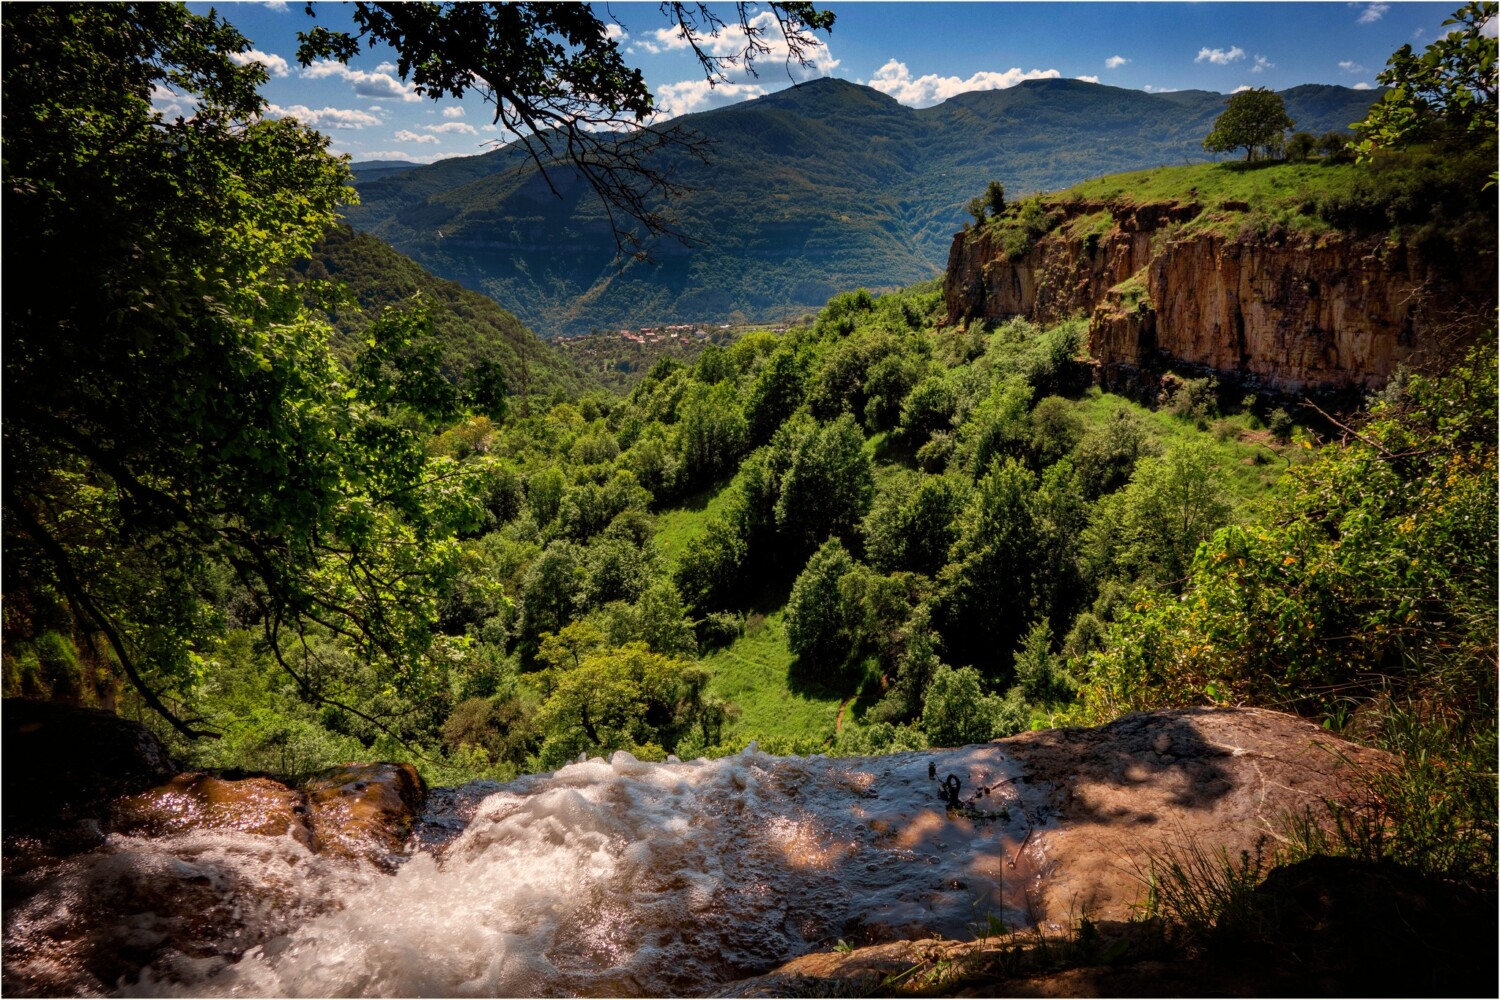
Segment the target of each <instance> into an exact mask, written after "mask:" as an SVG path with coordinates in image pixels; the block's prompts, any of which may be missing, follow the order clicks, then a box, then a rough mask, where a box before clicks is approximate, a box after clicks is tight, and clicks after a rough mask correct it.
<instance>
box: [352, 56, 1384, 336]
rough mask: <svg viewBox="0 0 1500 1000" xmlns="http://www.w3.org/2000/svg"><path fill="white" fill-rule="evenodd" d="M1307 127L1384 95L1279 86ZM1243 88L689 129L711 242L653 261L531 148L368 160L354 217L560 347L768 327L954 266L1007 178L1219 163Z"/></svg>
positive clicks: (847, 106)
mask: <svg viewBox="0 0 1500 1000" xmlns="http://www.w3.org/2000/svg"><path fill="white" fill-rule="evenodd" d="M1281 93H1282V97H1283V99H1284V100H1285V102H1286V106H1287V111H1288V113H1289V114H1290V115H1291V117H1292V118H1293V119H1294V120H1295V121H1296V122H1297V127H1298V129H1299V130H1305V131H1310V132H1314V133H1318V134H1321V133H1323V132H1327V131H1331V130H1335V129H1345V128H1347V127H1348V125H1349V124H1350V123H1351V122H1354V121H1357V120H1359V119H1361V118H1363V117H1364V114H1365V112H1366V110H1367V109H1368V107H1369V106H1370V104H1371V103H1373V102H1374V101H1375V100H1377V99H1378V98H1379V96H1380V92H1379V91H1356V90H1351V89H1349V88H1346V87H1335V86H1322V85H1307V86H1302V87H1294V88H1292V89H1290V90H1286V91H1282V92H1281ZM1225 100H1226V95H1223V94H1215V93H1211V92H1209V91H1183V92H1178V93H1171V94H1146V93H1143V92H1141V91H1137V90H1125V89H1121V88H1116V87H1106V86H1101V85H1098V84H1090V83H1084V82H1081V81H1077V80H1033V81H1028V82H1025V83H1022V84H1019V85H1017V86H1015V87H1011V88H1009V89H1006V90H990V91H977V92H973V93H968V94H961V95H959V96H957V97H954V98H952V99H950V100H948V101H946V102H944V103H942V104H939V105H936V106H934V107H930V108H920V109H913V108H908V107H906V106H904V105H902V104H900V103H898V102H897V101H896V100H894V99H893V98H891V97H889V96H887V95H885V94H883V93H881V92H879V91H876V90H873V89H871V88H869V87H863V86H859V85H857V84H852V83H848V82H846V81H842V80H835V79H822V80H816V81H813V82H811V83H806V84H803V85H801V86H799V87H794V88H790V89H787V90H783V91H780V92H778V93H775V94H770V95H767V96H765V97H761V98H758V99H756V100H753V101H746V102H744V103H741V104H735V105H731V106H729V107H725V108H719V109H716V110H713V111H707V112H702V113H699V114H695V115H688V116H684V117H683V118H682V119H680V121H681V122H682V124H684V125H686V126H688V127H690V128H692V129H693V130H694V131H695V132H697V133H698V134H700V135H702V136H704V137H705V138H707V139H709V140H710V141H711V142H712V143H713V150H712V162H711V163H710V164H709V165H707V166H704V165H702V164H698V163H696V162H693V161H691V160H689V159H688V158H685V157H684V158H678V159H675V160H668V159H662V160H659V161H658V162H657V163H656V164H655V165H656V166H657V167H658V168H660V169H663V170H668V171H670V172H671V173H672V174H673V176H674V178H675V179H676V180H678V181H680V182H681V183H684V184H686V185H687V186H688V187H689V188H691V189H692V192H691V193H690V194H688V195H687V196H686V197H684V198H683V199H682V200H681V201H679V202H678V203H677V204H676V205H675V206H673V210H672V211H673V214H674V215H675V217H676V218H677V220H678V223H679V226H680V228H681V229H682V231H683V232H685V233H687V234H688V235H690V236H691V237H693V238H694V239H695V240H698V241H700V243H701V245H698V246H693V247H684V246H681V245H679V244H676V243H671V242H664V243H662V244H659V245H658V246H657V247H656V249H655V251H654V253H655V257H656V263H655V264H646V265H643V264H637V263H629V264H627V265H626V266H625V267H623V268H621V267H620V266H619V264H618V263H617V262H616V261H615V260H614V256H613V255H614V242H613V240H612V239H611V237H610V231H609V226H608V222H607V219H606V218H605V215H604V212H603V209H602V207H601V206H600V205H599V204H598V203H597V201H596V200H595V199H594V197H593V196H592V194H591V193H589V192H588V191H587V190H586V189H585V188H584V187H583V186H582V185H581V183H579V182H578V181H577V180H576V179H575V178H573V177H572V176H571V175H570V174H569V173H568V172H567V171H563V170H558V171H555V172H554V175H553V180H554V182H555V183H556V184H557V185H558V187H559V188H560V189H561V190H562V192H563V195H564V197H563V198H561V199H558V198H556V197H554V196H553V195H552V193H551V192H550V191H549V190H548V188H547V186H546V185H545V184H544V183H543V182H542V181H541V178H540V177H539V176H538V175H537V173H536V170H535V168H534V167H532V166H531V165H530V159H529V157H528V156H527V155H526V154H525V152H524V150H519V149H515V148H509V147H507V148H501V149H498V150H495V151H493V152H489V153H485V154H481V155H479V156H472V157H461V158H456V159H450V160H443V161H440V162H438V163H434V164H431V165H429V166H423V167H416V168H411V169H407V170H399V169H398V170H395V171H392V170H391V169H389V167H388V166H386V167H384V168H382V165H380V164H356V179H355V183H356V187H357V188H358V190H359V193H360V199H361V204H360V205H358V206H353V207H351V208H350V209H349V210H348V211H347V217H348V220H349V221H350V222H351V223H352V224H353V225H354V226H355V227H356V228H358V229H361V230H366V231H369V232H371V233H374V234H375V235H377V236H379V237H381V238H382V239H384V240H386V241H387V242H389V243H391V244H392V245H394V246H395V247H396V248H397V249H399V250H400V251H401V252H402V253H404V254H407V255H408V256H410V257H412V258H414V259H416V260H417V261H419V262H421V263H422V264H423V265H424V266H425V267H427V268H428V269H430V270H431V271H433V272H434V273H437V274H439V275H442V276H443V277H446V278H450V279H452V280H455V281H458V282H460V283H462V284H464V285H465V286H467V287H469V288H474V289H478V290H481V291H484V292H485V293H487V294H488V295H490V296H491V297H493V298H494V299H495V300H496V301H498V302H500V303H502V304H504V305H505V307H506V308H507V309H510V310H512V311H514V312H515V313H516V314H517V315H518V316H519V317H521V319H522V320H523V321H525V322H526V324H527V325H528V326H531V327H532V328H533V329H535V330H537V331H538V332H539V333H541V334H542V335H543V336H554V335H558V334H566V333H571V332H581V331H584V330H589V329H596V328H608V327H617V326H632V325H639V324H640V323H647V322H653V323H654V322H668V321H672V322H693V321H702V322H708V321H719V320H729V319H735V320H751V321H767V320H774V319H778V318H781V317H783V316H786V315H788V314H791V313H796V312H802V311H806V310H810V309H814V308H817V307H819V306H821V305H822V304H823V303H824V302H825V301H826V300H827V299H828V297H829V296H830V295H832V294H834V293H835V292H838V291H841V290H844V289H848V288H854V287H857V286H865V287H869V288H874V289H885V288H894V287H899V286H902V285H906V284H910V283H912V282H916V281H921V280H924V279H927V278H931V277H934V276H936V275H937V274H939V273H941V271H942V267H943V262H944V260H945V259H946V255H947V249H948V246H949V242H950V240H951V238H952V235H953V233H954V232H955V231H956V230H958V229H960V228H962V226H963V224H964V221H965V219H966V218H967V216H966V214H965V212H964V205H965V203H966V202H967V201H968V199H969V198H971V197H972V196H974V195H976V194H979V193H980V192H982V191H983V190H984V187H985V184H986V183H987V182H988V181H990V180H999V181H1000V182H1001V183H1003V184H1004V185H1005V187H1006V191H1007V192H1008V194H1009V195H1010V197H1011V198H1012V199H1014V198H1016V197H1019V196H1021V195H1023V194H1026V193H1030V192H1033V191H1049V190H1056V189H1058V188H1062V187H1066V186H1068V185H1070V184H1073V183H1076V182H1078V181H1080V180H1083V179H1085V178H1087V177H1092V176H1097V175H1099V174H1106V173H1113V172H1117V171H1124V170H1138V169H1142V168H1149V167H1156V166H1162V165H1170V164H1180V163H1184V162H1197V161H1202V160H1207V159H1210V157H1208V156H1207V154H1205V153H1204V152H1203V148H1202V140H1203V136H1205V135H1206V134H1207V133H1208V130H1209V128H1210V126H1211V125H1212V122H1213V120H1214V118H1215V117H1216V116H1217V115H1218V114H1219V113H1220V112H1221V111H1222V110H1223V107H1224V101H1225Z"/></svg>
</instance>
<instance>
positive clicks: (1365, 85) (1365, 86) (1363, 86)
mask: <svg viewBox="0 0 1500 1000" xmlns="http://www.w3.org/2000/svg"><path fill="white" fill-rule="evenodd" d="M1353 89H1355V90H1374V89H1375V88H1374V87H1373V86H1371V85H1370V84H1368V83H1365V82H1364V81H1363V80H1361V81H1360V82H1359V83H1356V84H1355V85H1354V88H1353Z"/></svg>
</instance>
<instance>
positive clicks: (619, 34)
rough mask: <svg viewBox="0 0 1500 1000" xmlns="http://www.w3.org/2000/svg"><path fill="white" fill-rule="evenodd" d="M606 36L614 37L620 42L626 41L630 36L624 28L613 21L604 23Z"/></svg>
mask: <svg viewBox="0 0 1500 1000" xmlns="http://www.w3.org/2000/svg"><path fill="white" fill-rule="evenodd" d="M604 37H605V38H613V39H614V40H615V41H617V42H620V41H624V40H625V39H627V38H629V37H630V36H629V35H627V34H626V33H625V29H624V28H622V27H620V26H619V25H618V24H616V23H615V22H613V21H609V22H607V23H606V24H605V25H604Z"/></svg>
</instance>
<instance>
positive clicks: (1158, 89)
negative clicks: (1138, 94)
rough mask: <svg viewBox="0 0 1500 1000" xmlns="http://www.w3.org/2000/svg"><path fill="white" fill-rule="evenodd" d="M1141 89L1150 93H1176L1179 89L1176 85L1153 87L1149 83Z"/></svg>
mask: <svg viewBox="0 0 1500 1000" xmlns="http://www.w3.org/2000/svg"><path fill="white" fill-rule="evenodd" d="M1141 89H1142V90H1144V91H1145V92H1146V93H1148V94H1175V93H1177V90H1178V88H1176V87H1153V86H1151V84H1149V83H1148V84H1146V85H1145V86H1143V87H1141Z"/></svg>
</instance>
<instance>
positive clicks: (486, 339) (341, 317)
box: [295, 225, 590, 398]
mask: <svg viewBox="0 0 1500 1000" xmlns="http://www.w3.org/2000/svg"><path fill="white" fill-rule="evenodd" d="M295 267H296V270H297V271H298V272H299V273H300V274H302V275H303V276H305V277H309V278H314V279H330V278H331V279H333V280H335V281H338V282H340V283H342V284H343V285H344V286H345V288H347V290H348V292H349V293H350V295H352V296H353V299H354V302H355V303H357V306H358V308H356V309H344V310H340V311H337V312H335V313H333V314H332V315H331V317H330V318H331V319H332V320H333V323H334V327H335V329H336V330H337V331H338V333H339V334H340V336H339V337H337V338H336V339H335V341H334V345H333V346H334V350H335V352H337V353H338V354H340V356H341V357H343V358H344V360H346V361H347V360H349V358H351V357H352V356H353V354H354V353H355V350H356V349H357V347H358V338H359V335H360V334H361V333H363V331H364V330H365V328H366V327H368V326H369V325H370V323H372V322H374V320H375V318H376V317H378V316H379V315H380V313H381V310H383V309H384V308H385V307H387V306H393V305H399V304H402V303H410V302H412V301H413V297H414V296H420V299H421V301H422V302H424V303H425V304H426V305H427V306H428V308H429V310H430V314H431V317H432V323H433V332H434V334H435V336H436V337H437V340H438V341H439V343H440V344H441V345H442V351H443V363H444V365H445V366H447V367H448V368H449V369H450V370H453V371H457V370H460V369H462V368H465V367H468V366H471V365H474V364H477V363H479V362H481V361H488V362H491V363H493V364H497V365H499V366H500V369H501V370H502V371H503V372H504V373H505V381H506V385H507V388H508V389H509V391H510V392H511V393H512V394H517V395H521V396H533V395H535V396H545V397H548V398H550V397H552V396H553V395H556V394H558V393H562V394H563V395H566V396H569V397H573V396H577V395H578V394H579V393H580V392H583V391H585V390H586V389H587V388H589V387H590V381H589V379H588V378H587V377H585V376H584V375H583V373H582V372H581V371H580V370H579V369H578V367H577V366H576V365H574V364H573V363H572V362H570V361H569V360H568V359H567V358H565V357H564V356H563V355H561V354H559V353H558V351H557V349H556V348H554V347H552V346H550V345H548V344H546V343H544V342H542V341H541V340H540V339H539V338H538V337H537V335H536V334H534V333H532V332H531V331H530V330H529V329H527V328H526V326H525V324H523V323H522V322H521V321H520V320H518V319H516V317H515V316H514V315H512V314H511V313H509V312H507V311H506V310H505V309H502V308H501V307H500V306H498V305H496V304H495V301H494V300H493V299H491V298H489V297H487V296H485V295H481V294H479V293H478V292H474V291H470V290H469V289H466V288H464V287H463V286H461V285H459V284H457V283H455V282H452V281H445V280H443V279H442V278H438V277H436V276H434V275H433V274H432V273H431V272H429V271H427V270H426V269H425V268H423V267H422V266H421V265H420V264H418V263H417V262H416V261H414V260H412V259H410V258H409V257H405V256H403V255H402V254H400V253H398V252H397V251H395V250H394V249H392V248H391V247H390V245H389V244H387V243H384V242H382V241H381V240H378V239H376V238H375V237H373V236H370V235H368V234H367V233H359V232H355V231H354V230H353V229H351V228H350V227H348V226H344V225H340V226H335V227H333V228H332V229H330V230H329V231H328V232H327V234H326V235H324V237H323V238H322V239H321V240H319V241H318V243H317V245H316V246H314V247H313V251H312V256H311V257H308V258H304V259H303V260H301V261H299V262H298V263H297V264H296V265H295Z"/></svg>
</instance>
